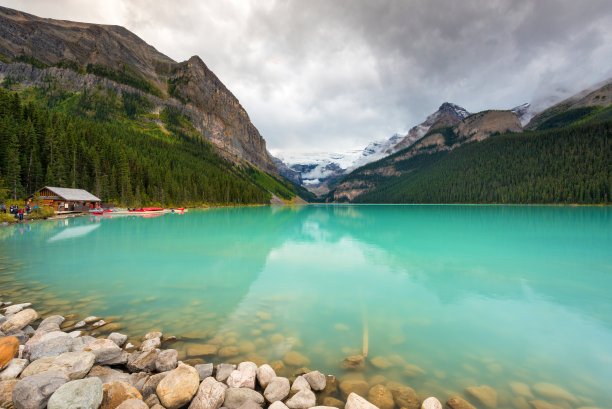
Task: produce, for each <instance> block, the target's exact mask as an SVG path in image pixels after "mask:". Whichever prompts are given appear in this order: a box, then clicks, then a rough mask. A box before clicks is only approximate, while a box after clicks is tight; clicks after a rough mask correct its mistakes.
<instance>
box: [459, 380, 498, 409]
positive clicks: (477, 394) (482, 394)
mask: <svg viewBox="0 0 612 409" xmlns="http://www.w3.org/2000/svg"><path fill="white" fill-rule="evenodd" d="M465 392H466V393H467V394H468V395H470V396H472V397H473V398H474V399H476V400H477V401H478V402H480V403H482V404H483V405H484V406H486V407H488V408H491V409H494V408H496V407H497V392H495V390H494V389H493V388H491V387H490V386H488V385H481V386H470V387H469V388H465Z"/></svg>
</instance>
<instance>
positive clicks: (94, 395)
mask: <svg viewBox="0 0 612 409" xmlns="http://www.w3.org/2000/svg"><path fill="white" fill-rule="evenodd" d="M101 403H102V382H100V380H99V379H98V378H88V379H79V380H75V381H70V382H67V383H65V384H63V385H62V386H60V387H59V388H58V389H57V390H56V391H55V393H53V395H52V396H51V399H49V404H48V405H47V408H49V409H73V408H79V409H97V408H98V406H100V404H101Z"/></svg>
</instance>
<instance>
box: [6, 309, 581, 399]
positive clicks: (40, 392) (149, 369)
mask: <svg viewBox="0 0 612 409" xmlns="http://www.w3.org/2000/svg"><path fill="white" fill-rule="evenodd" d="M0 307H1V310H3V314H0V408H16V409H26V408H28V409H29V408H45V407H49V408H54V409H59V408H91V409H94V408H103V409H113V408H120V409H130V408H143V409H144V408H155V409H162V408H168V409H178V408H189V409H219V408H227V409H262V408H266V407H267V408H271V409H310V408H316V409H394V408H405V409H442V407H443V405H442V403H441V402H440V401H439V400H438V399H437V398H436V397H433V396H431V397H427V398H425V399H422V398H421V397H419V396H418V395H417V394H416V393H415V391H414V390H413V389H412V388H410V387H408V386H405V385H402V384H399V383H396V382H387V381H386V380H383V379H381V382H380V383H377V384H375V385H371V384H368V383H367V382H365V380H363V379H362V378H360V377H359V376H355V377H343V378H342V379H341V380H338V379H336V378H335V377H334V376H333V375H324V374H322V373H321V372H319V371H316V370H315V371H311V370H309V369H307V368H301V369H299V370H297V371H296V372H295V373H293V374H292V376H289V377H283V376H277V373H276V371H275V369H274V368H273V366H271V365H269V364H260V365H257V364H256V363H254V362H250V361H247V362H240V363H238V364H235V363H220V364H217V365H213V364H212V363H199V362H194V361H190V360H185V361H184V362H183V361H180V360H179V353H178V351H177V350H174V349H170V348H167V349H166V348H162V345H163V344H171V342H172V341H173V339H175V337H172V336H164V335H163V334H162V333H161V332H159V331H152V332H149V333H147V334H146V335H145V336H144V337H143V338H142V339H141V343H140V344H139V345H138V346H135V345H133V344H131V343H129V342H128V336H127V335H124V334H121V333H119V332H112V333H110V334H109V335H107V336H105V337H99V338H95V337H93V336H91V335H87V331H91V330H94V331H93V332H89V333H90V334H91V333H94V334H95V329H97V328H100V327H102V326H105V325H107V323H106V322H105V321H104V320H102V319H100V318H98V317H87V318H85V319H83V320H81V321H78V322H74V323H71V324H70V325H68V326H66V325H65V324H64V323H65V317H63V316H60V315H51V316H47V317H45V318H44V319H42V320H41V319H40V317H39V314H38V313H37V312H36V311H35V310H34V309H33V308H31V304H30V303H22V304H12V303H10V302H4V303H2V302H0ZM108 325H111V324H108ZM290 358H291V357H290ZM353 358H355V357H353ZM200 361H201V360H200ZM354 361H359V360H358V359H356V358H355V359H354ZM348 363H349V364H351V363H353V364H354V362H353V361H351V360H349V362H348ZM358 367H359V365H358V364H357V369H358ZM355 375H359V373H358V372H356V373H355ZM515 387H516V388H517V390H518V392H517V393H519V395H521V394H522V395H524V397H523V399H518V400H515V401H513V402H512V406H513V407H516V408H517V409H530V408H533V409H565V407H564V406H557V405H554V404H552V403H549V402H546V401H544V400H538V399H535V398H534V397H533V395H532V393H531V390H530V388H529V386H527V385H523V384H517V385H515ZM541 387H542V388H543V389H545V390H544V392H545V393H544V395H546V394H548V395H549V396H550V397H551V398H554V399H560V400H561V401H562V402H566V403H568V407H574V406H578V401H576V398H574V397H573V395H571V394H569V393H568V392H566V391H564V390H563V389H560V388H558V387H555V385H544V384H543V385H542V386H541ZM555 388H557V389H555ZM468 389H469V390H466V393H467V395H468V397H469V399H470V401H471V402H472V403H470V402H468V401H467V400H466V399H464V398H462V397H459V396H457V397H453V398H451V399H449V400H447V401H446V406H447V407H448V408H450V409H475V408H476V407H478V408H496V407H498V396H497V393H496V391H495V390H493V389H492V388H490V387H488V386H486V385H483V386H477V387H473V388H468ZM540 392H541V393H539V394H540V395H542V393H543V392H542V391H540ZM528 398H531V399H529V400H528ZM584 409H588V408H584Z"/></svg>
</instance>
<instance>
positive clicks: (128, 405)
mask: <svg viewBox="0 0 612 409" xmlns="http://www.w3.org/2000/svg"><path fill="white" fill-rule="evenodd" d="M117 409H149V407H148V406H147V404H146V403H144V402H143V401H141V400H140V399H128V400H125V401H123V402H122V403H121V405H119V406H117Z"/></svg>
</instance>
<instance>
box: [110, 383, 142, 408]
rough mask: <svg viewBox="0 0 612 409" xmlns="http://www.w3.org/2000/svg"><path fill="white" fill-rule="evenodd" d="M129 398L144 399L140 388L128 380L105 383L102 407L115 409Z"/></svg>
mask: <svg viewBox="0 0 612 409" xmlns="http://www.w3.org/2000/svg"><path fill="white" fill-rule="evenodd" d="M128 399H142V395H141V394H140V392H138V389H136V388H134V387H133V386H132V385H130V384H129V383H127V382H122V381H115V382H112V383H106V384H104V386H103V388H102V404H101V405H100V409H115V408H117V406H119V405H120V404H122V403H123V402H125V401H126V400H128Z"/></svg>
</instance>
